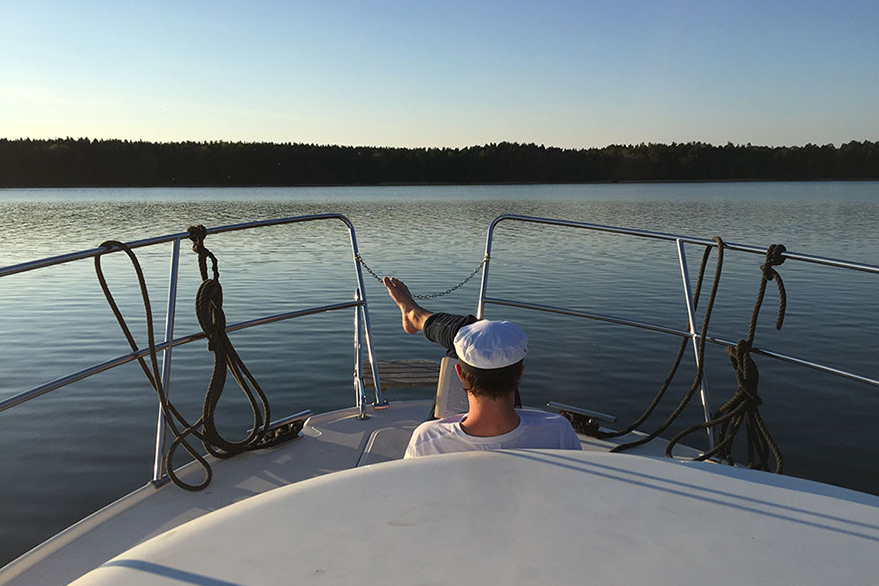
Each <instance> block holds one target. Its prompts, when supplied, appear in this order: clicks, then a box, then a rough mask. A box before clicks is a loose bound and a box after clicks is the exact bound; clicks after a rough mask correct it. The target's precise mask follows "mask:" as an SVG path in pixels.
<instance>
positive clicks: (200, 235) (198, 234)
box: [186, 224, 208, 252]
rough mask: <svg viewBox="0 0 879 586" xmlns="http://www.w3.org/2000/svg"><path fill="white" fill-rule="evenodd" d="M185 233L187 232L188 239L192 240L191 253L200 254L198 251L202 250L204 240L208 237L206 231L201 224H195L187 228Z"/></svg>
mask: <svg viewBox="0 0 879 586" xmlns="http://www.w3.org/2000/svg"><path fill="white" fill-rule="evenodd" d="M186 231H187V232H189V239H190V240H192V251H193V252H200V249H201V248H204V239H205V238H206V237H207V235H208V229H207V228H205V227H204V226H202V225H201V224H196V225H195V226H190V227H189V228H187V229H186Z"/></svg>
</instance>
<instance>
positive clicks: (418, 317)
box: [382, 277, 433, 334]
mask: <svg viewBox="0 0 879 586" xmlns="http://www.w3.org/2000/svg"><path fill="white" fill-rule="evenodd" d="M382 283H383V284H384V286H385V287H387V289H388V295H390V296H391V299H393V300H394V303H396V304H397V307H399V308H400V314H401V315H402V317H403V331H404V332H406V333H407V334H417V333H418V332H420V331H421V330H423V329H424V322H425V321H427V318H429V317H430V316H431V315H433V313H432V312H430V311H427V310H426V309H424V308H423V307H421V306H420V305H418V304H417V303H415V299H413V298H412V293H410V292H409V287H407V286H406V283H404V282H403V281H401V280H399V279H395V278H393V277H385V278H383V279H382Z"/></svg>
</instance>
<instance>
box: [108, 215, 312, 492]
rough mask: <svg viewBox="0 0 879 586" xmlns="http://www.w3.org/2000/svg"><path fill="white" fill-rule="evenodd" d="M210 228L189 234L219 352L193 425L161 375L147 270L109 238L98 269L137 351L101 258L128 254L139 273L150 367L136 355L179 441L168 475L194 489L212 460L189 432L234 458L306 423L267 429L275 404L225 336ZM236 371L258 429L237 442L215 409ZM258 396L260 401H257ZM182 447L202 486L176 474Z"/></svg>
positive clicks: (201, 307)
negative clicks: (220, 427)
mask: <svg viewBox="0 0 879 586" xmlns="http://www.w3.org/2000/svg"><path fill="white" fill-rule="evenodd" d="M206 234H207V230H206V229H205V227H204V226H194V227H192V228H190V229H189V237H190V239H192V240H193V251H195V252H196V253H197V254H198V264H199V272H200V273H201V276H202V284H201V286H200V287H199V289H198V293H197V295H196V315H197V317H198V322H199V325H200V326H201V328H202V331H203V332H204V334H205V336H206V337H207V340H208V349H209V350H210V351H211V352H213V353H214V369H213V373H212V374H211V381H210V384H209V385H208V391H207V393H206V394H205V399H204V404H203V406H202V414H201V417H199V418H198V420H196V421H195V422H194V423H192V424H190V423H189V422H188V421H187V420H186V418H185V417H183V415H182V414H181V413H180V412H179V411H178V410H177V408H176V407H175V406H174V404H173V403H171V401H169V400H168V397H167V395H166V393H165V389H164V386H163V383H162V376H161V374H160V370H159V362H158V351H157V348H156V340H155V331H154V328H153V314H152V305H151V303H150V300H149V293H148V291H147V286H146V279H145V278H144V274H143V269H142V268H141V265H140V262H139V261H138V259H137V256H136V255H135V254H134V251H132V250H131V248H130V247H129V246H127V245H126V244H123V243H122V242H118V241H115V240H108V241H105V242H103V243H102V244H101V248H104V249H105V250H104V251H102V252H101V253H100V254H98V255H97V256H95V273H96V274H97V277H98V282H99V284H100V286H101V290H102V291H103V293H104V297H105V298H106V299H107V303H108V304H109V305H110V309H111V310H112V311H113V315H114V316H115V317H116V321H117V322H118V323H119V327H120V328H121V329H122V333H123V335H124V336H125V339H126V340H127V341H128V345H129V346H130V348H131V350H132V352H138V351H139V348H138V346H137V342H136V341H135V339H134V336H133V335H132V334H131V330H130V328H129V327H128V324H127V323H126V322H125V318H124V317H123V315H122V312H121V311H120V310H119V307H118V305H117V303H116V301H115V299H114V298H113V295H112V293H111V291H110V288H109V286H108V284H107V280H106V278H105V277H104V272H103V268H102V265H101V258H102V257H103V255H104V254H107V253H110V252H115V251H117V250H121V251H123V252H125V254H126V255H127V256H128V258H129V260H130V262H131V264H132V266H133V267H134V271H135V273H136V275H137V282H138V286H139V288H140V294H141V300H142V301H143V306H144V314H145V318H146V329H147V348H148V354H147V355H148V356H149V365H147V361H146V360H144V358H143V357H140V356H139V357H137V362H138V364H139V365H140V367H141V370H143V373H144V375H145V376H146V378H147V381H148V382H149V383H150V386H151V387H152V388H153V390H155V391H156V394H157V395H158V397H159V404H160V406H161V409H162V414H163V415H164V419H165V423H166V425H167V426H168V428H169V430H170V431H171V434H172V435H173V436H174V440H173V441H172V442H171V444H170V445H169V446H168V449H167V451H166V452H165V455H164V464H165V469H166V471H167V473H168V476H169V478H170V479H171V480H172V481H173V482H174V484H176V485H177V486H179V487H181V488H183V489H186V490H190V491H198V490H202V489H204V488H205V487H207V486H208V484H210V482H211V478H212V476H213V471H212V469H211V466H210V464H209V463H208V461H207V460H206V459H205V458H204V456H202V455H201V454H200V453H199V452H198V451H197V450H196V449H195V448H194V447H192V445H191V444H190V443H189V442H188V441H187V438H188V436H190V435H192V436H193V437H195V438H196V439H198V440H199V441H201V442H202V445H203V446H204V448H205V450H207V451H208V453H210V454H211V455H213V456H214V457H217V458H229V457H231V456H234V455H235V454H238V453H241V452H243V451H248V450H255V449H261V448H265V447H270V446H273V445H276V444H278V443H281V442H284V441H287V440H289V439H293V438H294V437H297V435H298V432H299V429H300V427H301V423H297V424H293V425H290V426H289V427H288V428H287V429H285V430H284V431H283V432H280V431H279V432H277V433H275V434H272V433H270V432H269V430H268V426H269V422H270V408H269V404H268V399H267V398H266V396H265V393H263V391H262V389H261V388H260V386H259V384H258V383H257V382H256V380H255V379H254V378H253V375H252V374H251V373H250V371H249V370H248V369H247V367H246V366H245V365H244V362H243V361H242V360H241V358H240V357H239V356H238V353H237V352H236V351H235V348H234V347H233V346H232V343H231V341H230V340H229V338H228V336H227V335H226V317H225V314H224V313H223V309H222V303H223V292H222V287H221V286H220V283H219V280H218V277H219V271H218V270H217V259H216V257H215V256H214V255H213V254H212V253H211V252H210V251H209V250H208V249H207V248H205V246H204V238H205V235H206ZM208 258H209V259H211V263H212V266H211V268H212V272H213V278H212V279H208V276H207V259H208ZM227 368H228V370H229V371H231V372H232V376H233V377H234V378H235V380H236V382H237V383H238V385H239V386H240V387H241V389H242V391H243V392H244V393H245V395H246V396H247V398H248V401H249V402H250V405H251V409H252V410H253V428H252V429H251V431H250V433H249V434H248V436H247V437H246V438H245V439H244V440H241V441H238V442H230V441H228V440H226V439H225V438H223V437H222V435H220V433H219V432H218V431H217V428H216V424H215V421H214V413H215V411H216V408H217V404H218V403H219V400H220V396H221V395H222V393H223V388H224V387H225V381H226V370H227ZM251 386H252V387H253V388H251ZM257 399H258V401H257ZM181 446H182V447H183V449H184V450H186V452H187V453H189V454H190V455H191V456H192V457H193V459H194V460H195V461H196V462H198V464H199V465H200V466H201V467H202V469H203V470H204V478H203V479H202V481H201V482H200V483H198V484H188V483H186V482H184V481H183V480H181V479H180V478H179V477H178V476H177V474H176V473H175V472H174V466H173V464H172V461H173V457H174V454H175V452H176V451H177V448H178V447H181Z"/></svg>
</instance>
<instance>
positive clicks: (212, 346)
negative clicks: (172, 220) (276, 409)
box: [189, 225, 271, 458]
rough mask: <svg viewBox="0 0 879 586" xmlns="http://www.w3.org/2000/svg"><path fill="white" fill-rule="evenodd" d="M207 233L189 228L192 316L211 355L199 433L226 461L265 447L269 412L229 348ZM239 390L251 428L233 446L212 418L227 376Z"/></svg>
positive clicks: (263, 397)
mask: <svg viewBox="0 0 879 586" xmlns="http://www.w3.org/2000/svg"><path fill="white" fill-rule="evenodd" d="M206 235H207V229H205V227H204V226H201V225H199V226H192V227H190V228H189V238H190V240H192V250H193V251H194V252H195V253H196V254H198V268H199V272H200V273H201V278H202V283H201V285H200V286H199V288H198V292H197V293H196V296H195V314H196V317H197V318H198V324H199V326H200V327H201V329H202V331H203V332H204V333H205V336H206V337H207V340H208V350H209V351H210V352H212V353H213V354H214V368H213V372H212V373H211V380H210V383H209V384H208V390H207V392H206V393H205V399H204V405H203V408H202V418H201V419H202V433H203V435H204V440H203V443H204V447H205V449H206V450H207V451H208V452H209V453H210V454H211V455H213V456H215V457H217V458H229V457H231V456H234V455H235V454H239V453H241V452H244V451H248V450H254V449H259V448H262V447H265V446H264V445H263V444H262V442H263V441H264V440H265V439H266V434H267V432H268V425H269V423H270V421H271V408H270V406H269V401H268V398H267V397H266V395H265V393H264V392H263V390H262V388H261V387H260V386H259V383H257V382H256V379H255V378H254V377H253V375H252V374H251V373H250V371H249V370H248V369H247V366H245V364H244V361H243V360H241V357H240V356H239V355H238V352H236V351H235V348H234V346H232V342H231V340H229V336H227V335H226V315H225V313H224V312H223V287H222V286H221V285H220V281H219V271H218V270H217V257H215V256H214V255H213V253H211V251H210V250H208V249H207V248H206V247H205V245H204V239H205V236H206ZM207 259H210V260H211V265H212V266H211V268H212V273H213V278H212V279H209V278H208V271H207ZM227 371H228V372H231V373H232V377H233V378H234V379H235V382H237V383H238V386H239V387H240V388H241V390H242V392H244V395H245V396H246V397H247V400H248V402H249V403H250V407H251V410H252V412H253V427H252V428H251V430H250V433H249V434H248V435H247V437H245V438H244V439H243V440H241V441H237V442H233V441H229V440H227V439H226V438H224V437H223V436H222V435H221V434H220V433H219V431H218V430H217V426H216V422H215V420H214V414H215V413H216V409H217V404H218V403H219V401H220V397H221V396H222V394H223V389H224V388H225V385H226V372H227Z"/></svg>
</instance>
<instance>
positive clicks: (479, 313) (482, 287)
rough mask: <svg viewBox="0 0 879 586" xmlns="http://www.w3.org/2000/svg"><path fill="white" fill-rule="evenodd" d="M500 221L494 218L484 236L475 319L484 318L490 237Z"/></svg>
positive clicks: (499, 218) (489, 258)
mask: <svg viewBox="0 0 879 586" xmlns="http://www.w3.org/2000/svg"><path fill="white" fill-rule="evenodd" d="M501 219H502V217H497V218H495V219H494V220H493V221H492V223H491V225H489V227H488V234H486V236H485V256H484V257H482V258H483V260H484V264H483V265H482V280H481V281H480V283H479V299H478V300H477V302H476V319H482V318H483V317H485V316H484V315H483V314H484V313H485V291H486V289H487V288H488V265H489V263H490V262H491V237H492V235H493V234H494V227H495V226H496V225H497V223H498V222H499V221H500V220H501Z"/></svg>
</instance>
